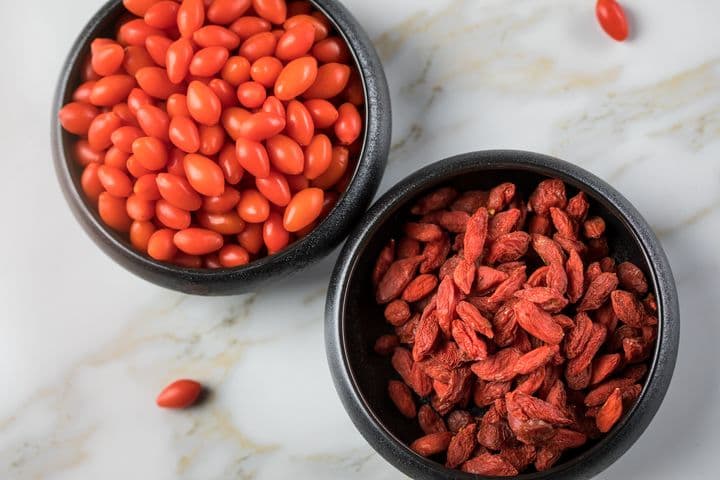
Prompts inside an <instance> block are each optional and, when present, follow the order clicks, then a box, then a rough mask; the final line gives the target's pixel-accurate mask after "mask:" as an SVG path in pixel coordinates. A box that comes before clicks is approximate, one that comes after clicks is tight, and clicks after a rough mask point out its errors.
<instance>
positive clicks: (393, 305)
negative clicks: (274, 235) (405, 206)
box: [372, 179, 658, 476]
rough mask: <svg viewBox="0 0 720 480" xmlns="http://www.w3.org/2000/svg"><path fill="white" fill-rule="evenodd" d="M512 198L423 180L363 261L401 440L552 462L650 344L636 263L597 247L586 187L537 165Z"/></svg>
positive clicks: (640, 374)
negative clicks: (423, 189) (387, 329)
mask: <svg viewBox="0 0 720 480" xmlns="http://www.w3.org/2000/svg"><path fill="white" fill-rule="evenodd" d="M525 198H526V199H527V201H526V200H525ZM525 198H523V197H522V196H521V195H520V193H519V192H518V191H516V186H515V185H514V184H512V183H503V184H501V185H498V186H496V187H495V188H493V189H492V190H490V191H480V190H474V191H466V192H463V193H460V192H458V191H456V190H455V189H453V188H441V189H439V190H436V191H434V192H432V193H430V194H428V195H426V196H424V197H423V198H421V199H420V200H419V201H418V202H417V203H416V204H415V205H414V206H413V207H412V209H411V215H412V216H413V218H412V219H411V220H410V221H409V222H407V223H405V224H404V236H403V237H402V238H399V239H397V241H396V240H395V239H392V240H390V242H389V243H388V244H387V245H386V246H385V247H384V248H383V249H382V251H381V253H380V255H379V258H378V260H377V263H376V265H375V268H374V271H373V278H372V281H373V282H374V285H375V288H376V301H377V303H378V304H381V305H385V320H386V321H387V322H388V323H389V324H390V325H391V326H393V327H394V333H392V334H386V335H383V336H381V337H380V338H378V339H377V342H376V343H375V347H374V348H375V351H376V352H377V353H378V354H381V355H389V356H391V362H392V366H393V367H394V369H395V370H396V372H397V374H398V379H393V380H390V382H389V384H388V394H389V396H390V398H391V400H392V401H393V402H394V403H395V405H396V406H397V409H398V410H399V411H400V413H401V414H402V415H404V416H406V417H408V418H415V417H417V420H418V422H419V424H420V427H421V428H422V430H423V431H424V432H425V436H423V437H421V438H418V439H417V440H415V441H414V442H413V443H412V444H411V445H410V447H411V448H412V449H413V450H414V451H415V452H417V453H418V454H420V455H423V456H426V457H430V456H432V457H433V458H436V459H437V460H438V461H444V463H445V465H446V466H447V467H449V468H461V469H462V470H463V471H466V472H470V473H476V474H482V475H498V476H510V475H516V474H518V473H519V472H524V471H527V470H529V469H531V468H532V467H533V466H534V468H535V469H536V470H538V471H543V470H547V469H549V468H551V467H552V466H553V465H554V464H555V463H556V462H557V461H558V460H560V458H561V456H562V455H563V454H564V453H565V452H566V451H567V450H569V449H575V448H579V447H581V446H583V445H584V444H586V442H587V441H588V440H589V439H597V438H599V437H600V436H601V435H602V434H603V433H606V432H608V431H609V430H610V429H611V428H612V427H613V425H615V424H616V423H617V422H618V420H619V419H620V418H621V416H622V414H623V412H627V411H628V409H630V408H631V407H632V405H633V403H634V402H635V400H636V399H637V398H638V396H639V395H640V392H641V390H642V384H641V381H642V379H643V378H644V376H645V374H646V372H647V361H648V359H649V358H650V355H651V353H652V352H653V349H654V344H655V340H656V336H657V324H658V319H657V304H656V302H655V298H654V296H653V294H652V293H649V292H648V283H647V280H646V278H645V275H644V274H643V272H642V271H641V270H640V269H639V268H638V267H637V266H635V265H633V264H632V263H629V262H622V263H619V264H616V262H615V260H614V259H613V258H611V257H609V256H608V255H609V247H608V241H607V238H606V236H605V222H604V221H603V219H602V218H600V217H598V216H588V212H589V209H590V204H589V202H588V199H587V197H586V195H585V194H584V193H582V192H580V193H577V194H576V195H574V196H573V197H572V198H569V199H568V198H567V192H566V188H565V185H564V183H563V182H562V181H560V180H556V179H549V180H544V181H542V182H540V183H539V185H538V186H537V188H536V189H535V190H534V192H532V193H531V194H530V195H529V196H528V197H525ZM418 405H419V407H418Z"/></svg>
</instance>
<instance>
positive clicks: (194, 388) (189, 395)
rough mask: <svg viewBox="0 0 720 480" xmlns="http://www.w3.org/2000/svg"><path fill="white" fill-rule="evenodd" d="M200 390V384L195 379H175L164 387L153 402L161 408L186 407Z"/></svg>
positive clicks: (193, 400) (192, 401)
mask: <svg viewBox="0 0 720 480" xmlns="http://www.w3.org/2000/svg"><path fill="white" fill-rule="evenodd" d="M200 392H202V385H201V384H200V383H198V382H196V381H195V380H187V379H183V380H176V381H174V382H173V383H171V384H170V385H168V386H167V387H165V388H164V389H163V390H162V391H161V392H160V394H159V395H158V396H157V399H156V400H155V403H157V406H158V407H162V408H187V407H189V406H190V405H192V404H194V403H195V402H196V401H197V399H198V397H199V396H200Z"/></svg>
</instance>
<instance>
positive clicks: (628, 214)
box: [325, 151, 680, 480]
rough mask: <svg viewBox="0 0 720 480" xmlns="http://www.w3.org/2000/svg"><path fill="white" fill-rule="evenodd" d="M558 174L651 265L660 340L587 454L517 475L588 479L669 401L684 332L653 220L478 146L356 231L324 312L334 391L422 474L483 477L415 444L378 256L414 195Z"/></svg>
mask: <svg viewBox="0 0 720 480" xmlns="http://www.w3.org/2000/svg"><path fill="white" fill-rule="evenodd" d="M547 177H553V178H559V179H561V180H563V181H564V182H566V184H567V185H568V187H569V188H570V189H571V190H573V189H576V190H582V191H584V192H585V193H586V194H587V195H588V196H589V197H590V199H591V203H592V205H593V207H592V210H591V212H592V213H594V214H599V215H602V216H603V217H604V218H605V220H606V222H607V227H608V239H609V241H610V246H611V252H612V255H613V256H614V257H615V258H616V259H618V260H621V261H622V260H630V261H632V262H634V263H635V264H637V265H638V266H640V267H641V268H643V270H644V271H645V273H646V275H647V278H648V280H649V282H650V284H651V288H652V290H653V291H654V292H656V295H657V301H658V307H659V312H658V315H659V331H658V341H657V346H656V350H655V352H654V356H653V357H652V365H651V368H650V370H649V374H648V378H647V380H646V383H645V387H644V389H643V391H642V394H641V396H640V398H639V400H638V401H637V403H636V404H635V406H634V407H633V408H632V410H631V411H630V412H629V413H627V414H626V415H625V416H624V417H623V418H622V419H621V421H620V422H618V424H617V425H616V426H615V427H614V428H613V429H612V431H610V432H609V433H608V434H607V435H606V436H604V437H603V438H602V439H601V440H600V441H598V442H596V443H593V444H590V445H589V446H588V447H587V448H586V449H585V450H584V451H581V452H580V453H579V454H578V455H576V456H574V457H572V458H567V459H561V462H562V463H559V464H558V465H556V466H555V467H554V468H553V469H551V470H549V471H547V472H542V473H533V474H524V475H520V476H518V477H516V478H525V479H550V478H552V479H554V480H560V479H567V480H570V479H573V480H577V479H586V478H590V477H592V476H593V475H595V474H597V473H599V472H600V471H602V470H603V469H605V468H607V467H608V466H609V465H610V464H612V463H613V462H614V461H615V460H617V459H618V458H619V457H620V456H621V455H622V454H624V453H625V452H626V451H627V450H628V449H629V448H630V446H631V445H632V444H633V443H634V442H635V440H637V438H638V437H639V436H640V435H641V434H642V432H643V431H644V430H645V428H646V427H647V426H648V424H649V423H650V421H651V420H652V418H653V416H654V415H655V413H656V412H657V410H658V408H659V407H660V404H661V403H662V400H663V397H664V396H665V392H666V391H667V388H668V385H669V384H670V379H671V377H672V373H673V369H674V366H675V358H676V356H677V350H678V339H679V332H680V324H679V321H680V318H679V310H678V299H677V292H676V289H675V284H674V281H673V276H672V272H671V271H670V267H669V265H668V261H667V259H666V257H665V254H664V253H663V250H662V247H661V246H660V243H659V242H658V240H657V238H656V237H655V234H654V233H653V232H652V230H651V229H650V227H649V226H648V224H647V222H646V221H645V220H644V219H643V218H642V216H641V215H640V214H639V213H638V212H637V210H635V208H634V207H633V206H632V205H631V204H630V202H628V201H627V200H626V199H625V198H624V197H623V196H622V195H620V194H619V193H618V192H617V191H616V190H615V189H613V188H612V187H611V186H609V185H608V184H607V183H605V182H604V181H602V180H600V179H599V178H597V177H595V176H594V175H592V174H590V173H588V172H586V171H585V170H582V169H581V168H579V167H576V166H574V165H571V164H569V163H566V162H563V161H560V160H557V159H554V158H551V157H547V156H545V155H539V154H536V153H529V152H519V151H486V152H475V153H467V154H464V155H459V156H456V157H452V158H448V159H446V160H442V161H440V162H437V163H434V164H432V165H430V166H427V167H425V168H423V169H421V170H419V171H417V172H415V173H413V174H412V175H410V176H409V177H407V178H406V179H404V180H403V181H401V182H400V183H398V184H397V185H395V186H394V187H393V188H391V189H390V191H388V192H387V193H386V194H385V195H384V196H383V197H382V198H380V199H379V200H378V201H377V202H376V203H375V205H374V206H373V207H372V208H371V209H370V211H369V212H368V213H367V214H366V215H365V217H364V218H363V219H362V220H361V222H360V224H359V225H358V226H357V228H356V229H355V230H354V231H353V232H352V233H351V234H350V237H349V240H348V241H347V243H346V245H345V247H344V248H343V251H342V253H341V255H340V258H339V260H338V263H337V265H336V267H335V271H334V273H333V277H332V280H331V283H330V289H329V292H328V297H327V304H326V313H325V315H326V316H325V345H326V349H327V356H328V362H329V364H330V369H331V372H332V376H333V380H334V382H335V387H336V389H337V391H338V394H339V395H340V398H341V400H342V402H343V404H344V406H345V409H346V410H347V412H348V414H349V415H350V417H351V419H352V421H353V422H354V423H355V426H356V427H357V428H358V430H360V432H361V433H362V434H363V436H364V437H365V439H366V440H367V441H368V442H369V443H370V445H372V447H373V448H375V450H377V451H378V452H379V453H380V454H381V455H382V456H383V457H385V459H387V460H388V461H389V462H390V463H392V464H393V465H395V466H396V467H397V468H398V469H400V470H402V471H403V472H404V473H405V474H407V475H408V476H410V477H411V478H414V479H430V478H459V479H472V478H475V479H477V478H479V477H478V476H475V475H470V474H466V473H463V472H460V471H457V470H449V469H446V468H445V467H444V466H443V465H441V464H439V463H436V462H434V461H432V460H429V459H425V458H422V457H420V456H419V455H417V454H415V453H414V452H412V451H411V450H410V449H409V448H408V447H407V445H408V444H409V442H411V441H412V440H414V439H415V438H417V437H419V436H420V435H422V432H421V430H420V428H419V427H418V425H417V420H416V419H413V420H407V419H405V418H404V417H402V416H401V415H399V414H398V413H397V409H396V408H395V406H394V405H393V404H392V403H391V401H390V399H389V398H388V396H387V390H386V388H387V380H388V379H389V378H392V375H393V372H392V367H391V366H390V362H389V361H388V359H387V358H385V357H379V356H378V355H376V354H374V353H373V344H374V341H375V339H376V338H377V337H378V336H379V335H381V334H383V333H389V332H390V329H391V327H390V326H388V325H387V324H386V323H385V322H384V321H383V313H382V308H381V307H379V306H377V305H376V304H375V302H374V290H373V287H372V285H371V281H370V278H371V271H372V268H373V266H374V264H375V259H376V258H377V255H378V252H379V251H380V249H381V248H382V247H383V246H384V245H385V243H386V242H387V240H388V239H389V238H390V237H391V236H395V235H396V234H398V233H399V232H398V230H399V228H400V225H401V220H402V218H403V217H404V216H405V215H406V214H407V211H408V209H409V208H410V206H411V205H412V204H413V200H414V199H416V198H417V197H418V196H420V195H422V194H424V193H427V192H428V191H430V190H432V189H434V188H437V187H439V186H443V185H451V186H454V187H457V188H459V189H478V188H481V189H482V188H484V189H487V188H490V187H492V186H494V185H497V184H498V183H499V182H502V181H512V182H514V183H516V184H517V185H518V187H519V188H520V190H521V191H524V192H526V193H529V191H528V190H530V189H531V188H533V187H534V186H535V185H537V183H538V182H539V181H541V180H542V179H544V178H547Z"/></svg>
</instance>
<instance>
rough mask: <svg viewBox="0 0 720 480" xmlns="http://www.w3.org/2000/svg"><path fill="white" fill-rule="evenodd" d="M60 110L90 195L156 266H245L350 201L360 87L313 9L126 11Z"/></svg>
mask: <svg viewBox="0 0 720 480" xmlns="http://www.w3.org/2000/svg"><path fill="white" fill-rule="evenodd" d="M124 5H125V7H126V8H127V10H128V14H127V15H125V16H123V17H122V18H121V20H120V21H119V23H118V25H117V34H116V36H115V38H97V39H95V40H93V42H92V44H91V52H90V55H89V57H88V59H87V62H86V64H85V66H84V67H83V69H82V81H83V83H82V84H81V85H80V86H78V87H77V89H75V91H74V93H73V96H72V101H71V102H69V103H68V104H66V105H65V106H64V107H63V108H62V109H61V111H60V113H59V119H60V122H61V124H62V126H63V128H64V129H65V130H66V131H68V132H69V133H71V134H73V135H76V136H77V137H78V138H77V139H76V140H75V141H74V147H73V151H74V155H75V158H76V160H77V162H78V164H79V165H80V166H81V167H82V175H81V185H82V189H83V191H84V193H85V195H86V197H87V199H88V201H90V202H91V203H92V204H93V205H94V206H96V207H97V210H98V213H99V215H100V217H101V218H102V220H103V221H104V222H105V223H106V224H107V225H108V226H109V227H111V228H112V229H114V230H116V231H118V232H122V233H124V234H127V235H128V237H129V241H130V242H131V244H132V245H133V247H134V248H136V249H137V250H139V251H142V252H145V253H147V254H148V255H149V256H150V257H152V258H154V259H156V260H160V261H166V262H172V263H175V264H178V265H182V266H187V267H193V268H203V267H204V268H218V267H235V266H239V265H244V264H246V263H248V262H250V261H251V260H253V259H256V258H259V257H262V256H265V255H271V254H273V253H275V252H278V251H280V250H282V249H283V248H285V247H286V246H287V245H288V244H290V243H291V242H293V241H294V240H296V239H298V238H301V237H303V236H304V235H306V234H308V233H309V232H310V231H311V230H312V229H313V228H314V227H315V226H316V225H317V224H318V222H319V221H320V220H321V219H322V218H323V217H324V216H325V215H327V214H328V212H329V211H330V210H331V209H332V207H333V206H334V205H335V203H336V202H337V200H338V197H339V195H340V194H341V193H342V192H343V191H344V190H345V188H346V186H347V185H348V183H349V181H350V178H351V176H352V172H353V168H352V165H353V162H354V161H355V160H356V159H357V156H358V154H359V151H360V149H361V144H362V133H363V129H364V120H363V113H362V111H363V110H364V109H363V108H362V105H363V103H364V91H363V86H362V82H361V78H360V75H359V73H358V71H357V69H356V67H355V66H354V62H353V57H352V55H351V53H350V50H349V48H348V46H347V45H346V43H345V41H344V40H343V39H342V38H341V37H340V36H339V35H338V34H337V32H334V31H333V27H332V25H331V23H330V21H329V20H328V19H327V18H326V17H325V16H324V15H323V14H322V13H321V12H319V11H317V10H315V9H314V8H313V6H312V5H311V4H310V2H307V1H294V2H289V3H287V4H286V2H285V0H211V1H203V0H182V1H173V0H160V1H158V0H125V1H124Z"/></svg>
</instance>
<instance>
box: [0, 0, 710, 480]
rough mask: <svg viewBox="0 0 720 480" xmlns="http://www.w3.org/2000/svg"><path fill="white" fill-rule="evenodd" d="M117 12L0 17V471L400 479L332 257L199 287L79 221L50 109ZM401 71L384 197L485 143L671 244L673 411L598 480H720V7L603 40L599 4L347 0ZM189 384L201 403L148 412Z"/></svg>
mask: <svg viewBox="0 0 720 480" xmlns="http://www.w3.org/2000/svg"><path fill="white" fill-rule="evenodd" d="M102 3H103V0H73V2H72V6H69V5H70V4H69V3H68V2H57V1H51V0H42V1H36V2H9V1H3V2H2V5H1V6H0V12H2V14H0V43H1V44H2V45H3V47H2V50H1V51H0V65H2V75H0V105H2V115H0V145H2V149H3V157H4V160H3V171H2V174H1V175H0V199H1V200H2V205H3V208H4V219H5V221H4V226H3V227H2V233H1V234H0V251H1V252H2V257H0V392H2V393H1V394H0V478H3V479H40V478H43V479H44V478H48V479H56V480H60V479H91V478H102V479H126V478H137V479H155V480H163V479H175V478H180V479H205V480H207V479H229V478H257V479H275V478H312V479H335V478H344V479H353V478H374V479H390V478H401V475H400V474H399V472H397V471H396V470H395V469H394V468H392V467H391V466H390V465H389V464H387V463H386V462H385V461H384V460H383V459H382V458H380V457H379V456H378V455H377V454H376V453H374V451H373V450H372V449H371V448H370V447H369V446H368V444H367V443H366V442H365V441H364V440H363V438H362V437H361V436H360V435H359V434H358V433H357V431H356V430H355V428H354V427H353V426H352V424H351V423H350V421H349V419H348V417H347V416H346V414H345V412H344V410H343V408H342V406H341V404H340V401H339V400H338V398H337V396H336V394H335V391H334V389H333V386H332V384H331V381H330V375H329V372H328V368H327V365H326V360H325V353H324V345H323V338H322V328H323V316H322V313H323V304H324V300H325V298H324V296H325V290H326V283H327V280H328V275H329V272H330V270H331V268H332V265H333V263H334V260H335V256H334V255H333V256H331V258H328V259H327V260H325V261H323V262H321V264H319V265H317V266H315V267H313V268H311V269H310V270H309V271H307V272H306V273H304V274H302V275H301V276H300V277H299V278H298V277H296V278H295V279H293V281H291V282H287V283H285V284H280V285H277V286H275V287H274V288H272V289H270V290H267V291H262V292H258V293H257V294H254V295H245V296H239V297H229V298H212V299H211V298H195V297H187V296H184V295H180V294H177V293H173V292H170V291H166V290H163V289H161V288H158V287H155V286H153V285H151V284H149V283H146V282H144V281H142V280H139V279H138V278H135V277H134V276H132V275H131V274H130V273H128V272H126V271H125V270H123V269H122V268H120V267H119V266H117V265H115V264H114V263H113V262H112V261H111V260H110V259H109V258H108V257H106V256H104V255H103V254H102V253H101V252H100V251H99V250H98V249H97V248H96V247H95V246H94V245H93V244H92V242H91V241H90V240H89V238H88V237H87V236H86V235H85V234H84V233H83V232H82V231H81V229H80V227H79V226H78V225H77V224H76V223H75V221H74V220H73V218H72V216H71V214H70V212H69V210H68V208H67V206H66V204H65V202H64V200H63V198H62V196H61V194H60V191H59V188H58V186H57V184H56V181H55V177H54V172H53V170H52V164H51V158H50V147H49V128H48V127H49V124H50V117H49V105H50V99H51V96H52V91H53V88H54V82H55V79H56V75H57V72H58V71H59V68H60V65H61V63H62V61H63V59H64V57H65V55H66V53H67V50H68V49H69V47H70V45H71V42H72V41H73V39H74V37H75V35H76V34H77V32H78V31H79V30H80V28H81V27H82V25H83V24H84V23H85V22H86V21H87V19H88V18H89V17H90V16H91V15H92V14H93V13H94V11H95V10H96V9H97V8H99V7H100V5H101V4H102ZM345 3H346V4H347V6H348V8H349V9H350V10H351V11H352V12H353V13H354V14H355V15H356V16H357V18H358V19H359V20H360V22H361V23H362V24H364V25H365V26H366V29H367V31H368V33H369V34H370V37H371V38H372V39H374V41H375V44H376V46H377V48H378V51H379V53H380V55H381V57H382V60H383V62H384V64H385V69H386V73H387V76H388V79H389V82H390V90H391V93H392V101H393V114H394V133H393V137H394V140H393V143H394V147H393V149H392V153H391V156H390V161H389V164H388V169H387V172H386V175H385V178H384V181H383V184H382V190H385V189H386V188H387V187H388V186H390V185H392V184H393V183H395V182H396V181H397V180H399V179H400V178H402V177H404V176H405V175H407V174H408V173H409V172H411V171H412V170H415V169H416V168H418V167H419V166H421V165H424V164H428V163H430V162H433V161H435V160H437V159H439V158H442V157H444V156H448V155H450V154H454V153H459V152H463V151H468V150H475V149H486V148H498V147H509V148H520V149H529V150H535V151H540V152H545V153H549V154H552V155H556V156H559V157H561V158H564V159H567V160H569V161H572V162H575V163H577V164H578V165H581V166H583V167H585V168H587V169H589V170H590V171H592V172H594V173H596V174H597V175H599V176H601V177H603V178H604V179H606V180H607V181H609V182H610V183H612V184H613V185H614V186H615V187H616V188H618V189H619V190H620V191H621V192H623V193H624V194H625V195H626V196H627V197H628V198H629V199H630V200H631V201H632V202H634V203H635V205H636V206H637V207H638V209H639V210H640V211H641V212H642V213H643V214H644V215H645V216H646V217H647V219H648V220H649V222H650V223H651V224H652V225H653V227H654V228H655V229H656V231H657V233H658V235H659V236H660V238H661V239H662V242H663V245H664V247H665V249H666V251H667V253H668V256H669V258H670V262H671V264H672V267H673V269H674V272H675V276H676V279H677V282H678V289H679V291H680V300H681V305H682V338H681V347H680V355H679V358H678V364H677V368H676V371H675V377H674V380H673V383H672V385H671V387H670V391H669V392H668V395H667V397H666V399H665V403H664V404H663V406H662V408H661V409H660V411H659V413H658V415H657V417H656V418H655V420H654V421H653V422H652V424H651V425H650V427H649V428H648V429H647V431H646V432H645V434H644V435H643V436H642V438H641V439H640V440H639V441H638V442H637V443H636V444H635V446H634V447H633V448H632V450H630V451H629V452H628V453H627V454H626V455H625V456H624V457H623V458H622V459H621V460H619V461H618V462H617V463H616V464H615V465H614V466H613V467H611V468H610V469H608V470H607V471H606V472H605V473H603V474H602V475H600V476H599V477H598V478H603V479H626V478H634V479H658V480H659V479H676V478H686V479H704V478H710V477H712V476H714V475H716V473H717V472H716V470H717V451H718V449H720V429H719V428H718V426H719V425H720V373H718V372H719V370H718V369H717V352H718V351H719V349H718V343H719V342H720V335H719V333H720V317H719V316H718V313H719V312H720V295H718V292H719V291H720V280H719V278H720V276H718V274H717V272H718V270H720V254H719V253H718V252H719V250H718V246H717V240H718V237H720V161H719V159H720V47H719V45H720V29H718V27H717V20H718V18H720V2H717V1H716V0H697V1H695V2H677V1H676V0H626V2H625V3H626V4H627V5H628V6H629V7H630V8H631V9H632V14H633V17H634V22H633V29H634V31H635V33H634V35H633V38H632V40H631V41H629V42H627V43H624V44H618V43H615V42H613V41H612V40H610V39H609V38H608V37H606V36H605V35H604V34H602V33H601V32H600V31H599V28H598V27H597V26H596V23H595V19H594V1H593V0H583V1H579V0H514V1H512V2H509V1H507V0H398V1H394V2H388V1H386V0H346V2H345ZM178 377H191V378H196V379H200V380H202V381H204V382H205V383H207V384H208V385H209V386H210V387H211V388H212V389H213V391H214V395H213V397H212V399H211V401H210V402H208V403H207V404H206V405H205V406H204V407H203V408H199V409H193V410H189V411H184V412H171V411H164V410H160V409H158V408H156V407H155V406H154V398H155V395H156V394H157V392H158V390H159V389H160V388H161V387H162V386H163V385H164V384H165V383H166V382H168V381H170V380H173V379H175V378H178Z"/></svg>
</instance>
